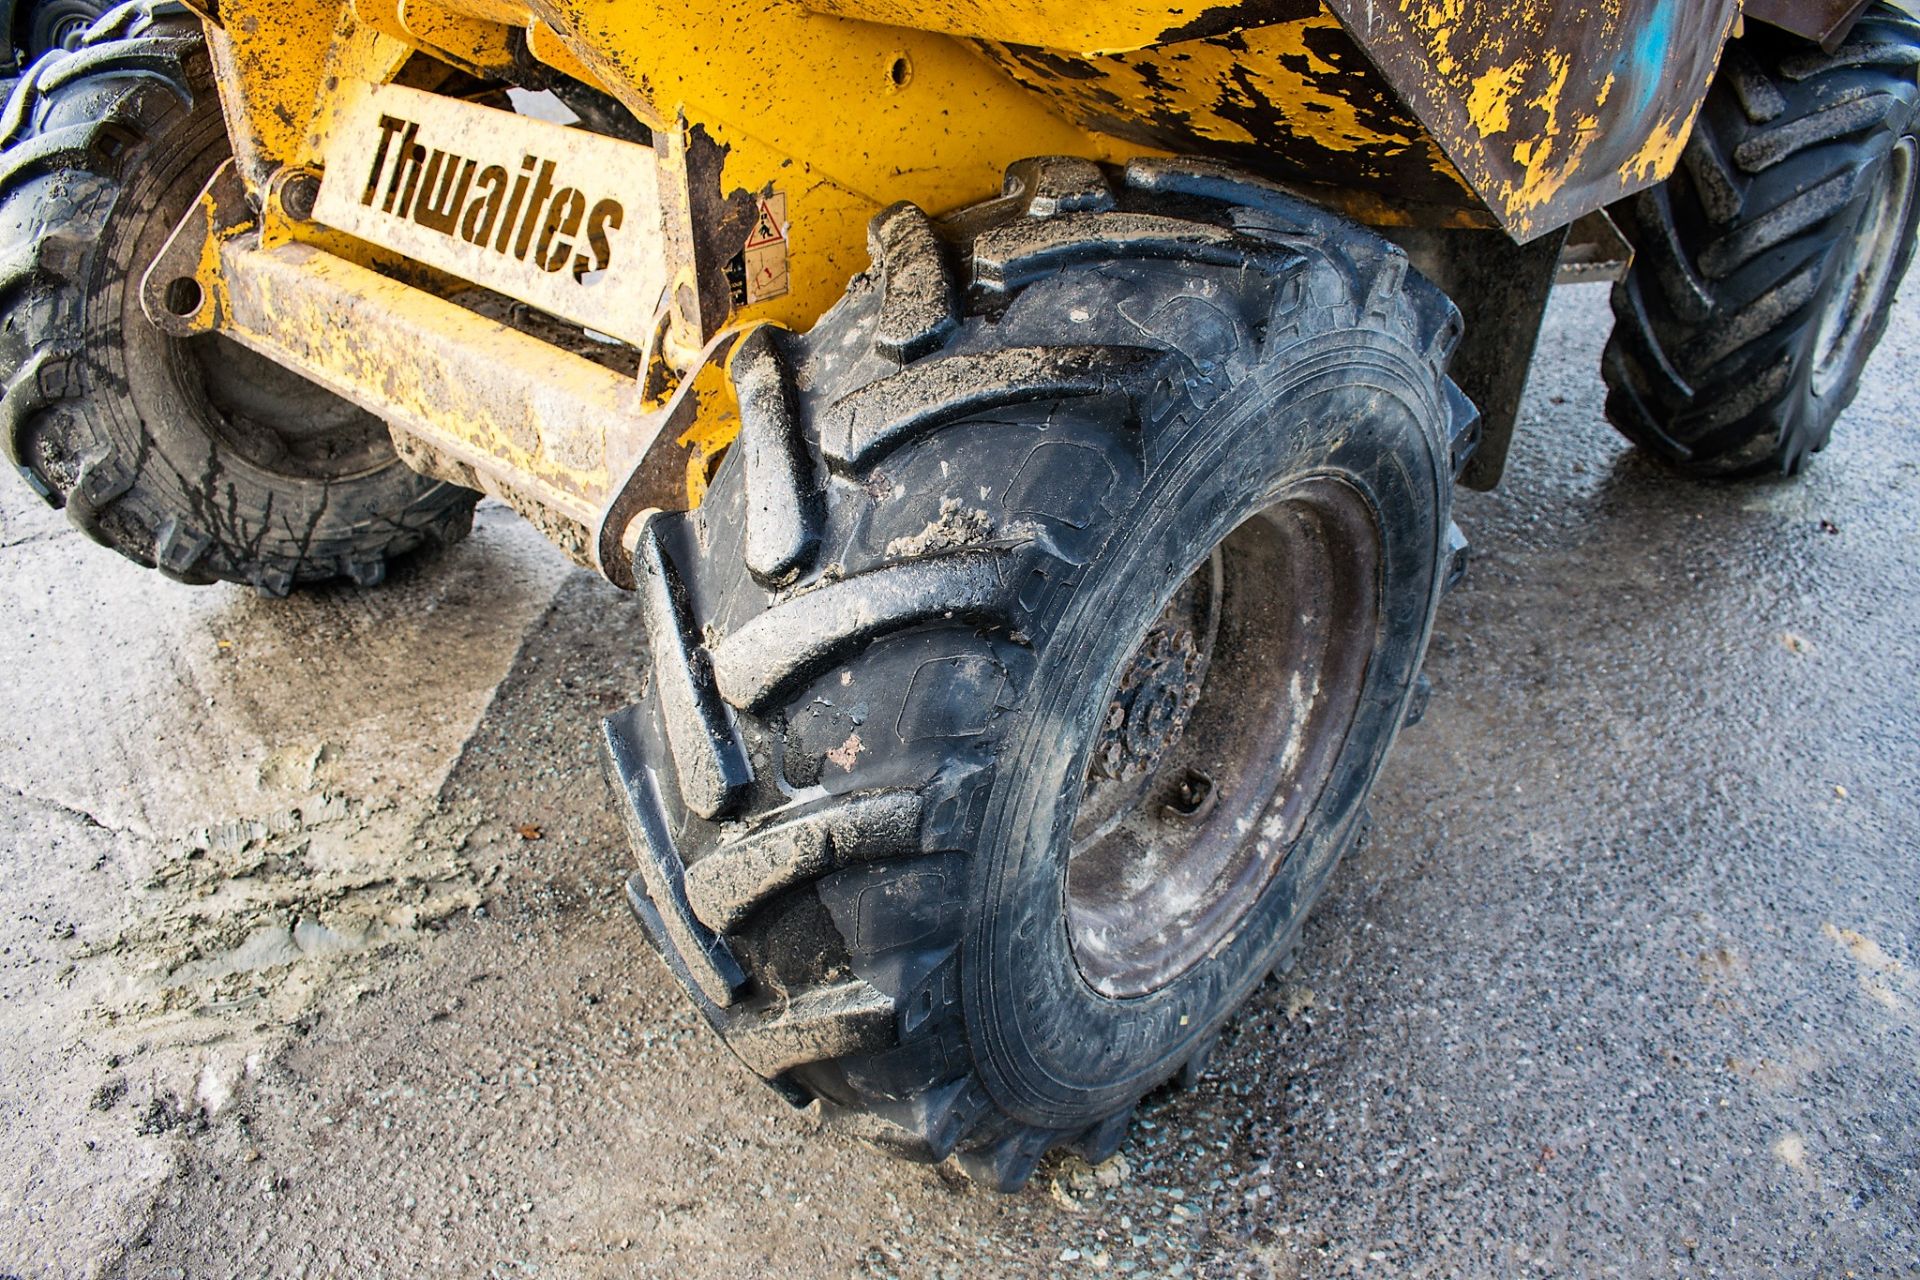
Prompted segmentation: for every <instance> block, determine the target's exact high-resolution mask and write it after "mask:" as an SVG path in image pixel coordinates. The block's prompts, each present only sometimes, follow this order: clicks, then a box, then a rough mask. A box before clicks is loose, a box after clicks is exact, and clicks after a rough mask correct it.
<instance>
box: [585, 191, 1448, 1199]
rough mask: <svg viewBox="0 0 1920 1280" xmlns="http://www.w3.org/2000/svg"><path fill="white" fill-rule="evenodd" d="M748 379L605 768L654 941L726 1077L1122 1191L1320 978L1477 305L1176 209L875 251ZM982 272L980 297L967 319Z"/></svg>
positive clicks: (1142, 202) (1141, 206)
mask: <svg viewBox="0 0 1920 1280" xmlns="http://www.w3.org/2000/svg"><path fill="white" fill-rule="evenodd" d="M872 245H873V252H874V261H875V268H876V270H875V274H874V275H873V276H872V277H871V278H868V277H862V278H860V279H858V280H856V281H855V283H854V285H853V287H852V288H851V290H850V291H849V293H848V294H847V296H846V298H845V299H844V300H843V301H842V302H841V303H840V304H839V305H838V306H836V307H835V308H834V310H833V311H832V312H830V313H829V314H828V315H827V316H826V317H825V318H823V319H822V320H821V321H820V323H819V324H818V325H817V326H816V327H815V328H814V329H813V330H812V331H811V332H810V333H808V334H807V335H806V336H804V337H797V336H794V335H790V334H784V333H780V332H778V331H774V330H767V329H762V330H758V331H756V332H754V333H753V334H752V335H750V336H749V337H748V338H746V339H745V340H744V341H743V342H742V344H741V346H740V347H739V349H738V350H737V351H736V353H735V355H734V356H733V360H732V372H733V377H734V379H735V386H736V390H737V392H738V395H739V399H740V404H741V414H742V422H743V429H742V433H741V436H740V439H739V440H738V441H737V443H736V444H735V446H734V448H733V450H732V451H731V453H730V454H729V456H728V458H727V460H726V462H725V463H724V464H723V465H722V467H721V468H720V471H719V473H718V474H717V475H716V477H715V479H714V483H713V487H712V488H711V489H710V490H709V492H708V495H707V499H706V502H705V504H704V505H703V506H702V507H700V509H699V510H697V511H695V512H692V513H688V514H683V515H658V514H657V515H654V516H652V517H651V518H650V519H649V520H648V521H647V523H646V525H645V528H644V531H643V533H642V535H641V537H640V540H639V548H638V553H637V556H638V562H637V565H636V577H637V578H638V579H639V582H640V591H641V596H642V602H643V605H644V610H645V616H646V619H647V627H648V633H649V640H650V645H651V649H652V652H653V661H654V669H653V676H652V682H651V689H650V692H649V695H648V696H647V698H646V699H645V700H643V701H642V702H641V703H640V704H639V705H637V706H636V707H634V708H632V709H630V710H629V711H627V712H625V713H623V714H621V715H619V716H615V717H613V718H611V719H610V720H609V721H608V722H607V725H606V746H607V753H608V759H609V762H610V765H611V772H612V774H613V777H614V778H615V780H616V784H617V786H618V787H619V789H620V791H621V793H622V797H623V799H624V801H625V802H626V803H625V804H624V806H623V807H624V808H625V810H626V812H627V814H628V817H629V819H630V823H631V829H632V832H633V834H634V836H635V840H636V843H637V845H638V846H639V849H640V852H641V857H642V869H641V873H640V874H639V875H638V876H636V877H635V878H634V880H633V881H632V882H631V883H630V891H631V896H632V899H633V902H634V906H635V908H636V910H637V911H638V912H639V914H640V916H641V918H642V920H643V922H645V923H646V925H647V927H648V931H649V933H650V935H651V936H652V938H653V940H654V942H655V943H656V944H657V945H658V946H659V947H660V948H661V950H662V952H663V954H664V955H665V956H666V958H667V960H668V963H669V965H670V966H671V967H672V968H673V969H674V971H675V972H676V974H677V975H678V976H680V977H681V979H682V980H683V981H684V982H685V983H686V984H687V986H688V988H689V990H690V991H691V992H692V994H693V995H694V998H695V1000H696V1002H698V1003H699V1005H700V1006H701V1008H702V1010H703V1011H704V1012H705V1013H706V1015H707V1016H708V1018H709V1019H710V1021H711V1022H712V1023H713V1025H714V1026H715V1027H716V1028H717V1029H718V1030H719V1031H720V1033H721V1035H722V1036H723V1037H725V1038H726V1040H727V1041H728V1043H729V1044H730V1045H731V1046H732V1047H733V1048H734V1050H735V1051H736V1052H737V1053H738V1054H739V1056H740V1057H741V1058H742V1059H744V1060H745V1061H746V1062H747V1064H748V1065H749V1066H750V1067H752V1068H753V1069H754V1070H755V1071H756V1072H758V1073H759V1074H760V1075H762V1076H763V1077H765V1078H767V1079H768V1080H769V1081H770V1082H772V1083H773V1084H774V1085H775V1086H776V1087H778V1088H780V1089H781V1090H782V1091H783V1092H785V1093H786V1094H787V1095H788V1096H789V1097H790V1098H792V1099H794V1100H795V1101H796V1102H804V1101H809V1100H813V1099H817V1100H819V1102H820V1103H821V1105H822V1108H823V1109H824V1111H825V1113H826V1115H827V1116H828V1117H829V1119H830V1120H832V1121H834V1122H837V1123H839V1124H841V1125H843V1126H845V1127H847V1128H850V1129H851V1130H852V1131H854V1132H856V1133H859V1134H862V1135H864V1136H866V1137H868V1138H870V1139H872V1140H874V1141H876V1142H878V1143H879V1144H881V1145H883V1146H885V1147H887V1148H888V1149H891V1150H893V1151H896V1152H898V1153H900V1154H903V1155H906V1156H909V1157H911V1158H915V1159H920V1160H940V1159H943V1158H945V1157H946V1156H948V1155H949V1154H953V1153H957V1154H958V1156H959V1160H960V1163H961V1165H962V1166H963V1167H964V1168H965V1169H966V1170H967V1171H968V1172H969V1173H970V1174H971V1175H972V1176H974V1177H975V1178H977V1179H980V1180H983V1181H985V1182H988V1183H990V1184H991V1185H994V1186H997V1187H1001V1188H1003V1189H1011V1188H1014V1187H1017V1186H1019V1185H1020V1184H1021V1183H1022V1182H1023V1181H1024V1180H1025V1179H1026V1178H1027V1176H1028V1175H1029V1174H1030V1172H1031V1171H1032V1169H1033V1167H1034V1164H1035V1162H1037V1161H1038V1160H1039V1158H1040V1157H1041V1156H1042V1155H1043V1154H1044V1153H1045V1152H1046V1151H1047V1150H1048V1149H1050V1148H1052V1147H1054V1146H1056V1145H1073V1146H1076V1147H1077V1148H1078V1149H1080V1150H1081V1151H1083V1152H1084V1153H1086V1154H1087V1155H1088V1157H1089V1158H1090V1159H1095V1160H1098V1159H1103V1158H1105V1156H1106V1155H1108V1154H1110V1153H1111V1152H1112V1150H1113V1149H1114V1148H1115V1147H1116V1146H1117V1145H1118V1143H1119V1141H1120V1138H1121V1135H1122V1133H1123V1131H1124V1129H1125V1125H1126V1119H1127V1116H1128V1114H1129V1112H1130V1111H1131V1109H1132V1107H1133V1105H1134V1103H1135V1102H1136V1101H1137V1100H1138V1099H1139V1098H1140V1096H1141V1095H1142V1094H1144V1093H1146V1092H1147V1091H1148V1090H1150V1089H1152V1088H1153V1087H1155V1086H1156V1085H1158V1084H1160V1083H1161V1082H1163V1081H1164V1080H1166V1079H1168V1078H1169V1077H1171V1076H1174V1075H1176V1074H1179V1073H1180V1072H1181V1071H1182V1068H1183V1067H1188V1066H1192V1065H1194V1064H1196V1063H1197V1061H1198V1060H1199V1059H1200V1058H1202V1057H1203V1056H1204V1054H1205V1052H1206V1050H1207V1048H1208V1047H1209V1045H1210V1044H1211V1042H1212V1039H1213V1037H1214V1036H1215V1035H1216V1034H1217V1032H1218V1029H1219V1027H1220V1025H1221V1023H1222V1021H1223V1020H1224V1019H1225V1018H1227V1017H1228V1015H1229V1014H1230V1013H1231V1012H1232V1011H1233V1010H1234V1009H1235V1008H1236V1007H1237V1006H1238V1005H1239V1004H1240V1003H1241V1001H1242V1000H1244V999H1245V997H1246V996H1247V995H1248V993H1249V992H1251V991H1252V990H1253V988H1254V987H1255V986H1256V985H1257V984H1258V983H1259V982H1260V981H1261V980H1262V979H1263V978H1264V977H1265V976H1266V975H1267V974H1268V973H1269V972H1270V971H1271V970H1272V969H1273V968H1274V966H1275V964H1276V963H1277V962H1278V961H1279V959H1280V958H1281V956H1282V954H1283V952H1284V951H1285V949H1286V948H1287V947H1288V946H1289V945H1290V944H1291V942H1292V941H1293V940H1294V939H1295V938H1296V936H1297V934H1298V931H1299V928H1300V924H1301V921H1302V920H1303V919H1304V917H1305V914H1306V911H1307V909H1308V907H1309V905H1310V904H1311V903H1312V901H1313V899H1314V897H1315V896H1316V895H1317V894H1318V892H1319V890H1320V888H1321V886H1322V885H1323V884H1324V883H1325V881H1326V878H1327V876H1328V874H1329V872H1330V871H1331V869H1332V867H1333V865H1334V863H1335V861H1336V860H1337V859H1338V857H1339V855H1340V853H1341V851H1342V850H1343V849H1344V848H1345V847H1346V845H1347V843H1348V842H1349V840H1350V839H1351V837H1352V835H1353V833H1354V830H1355V828H1356V826H1357V825H1358V823H1359V821H1360V818H1361V812H1362V808H1363V803H1364V800H1365V798H1366V795H1367V792H1368V789H1369V787H1370V786H1371V785H1372V782H1373V779H1374V777H1375V775H1376V773H1377V771H1378V769H1379V767H1380V763H1381V760H1382V758H1383V756H1384V754H1385V752H1386V749H1387V747H1388V745H1389V743H1390V742H1391V741H1392V739H1393V737H1394V734H1395V732H1396V730H1397V729H1398V727H1399V725H1400V724H1401V722H1402V718H1403V716H1404V715H1405V714H1406V711H1407V706H1408V701H1409V696H1410V693H1411V691H1412V689H1413V687H1414V682H1415V676H1416V673H1417V671H1418V668H1419V665H1420V660H1421V655H1422V652H1423V649H1424V646H1425V644H1426V639H1427V635H1428V631H1429V628H1430V626H1431V623H1432V618H1433V611H1434V609H1435V607H1436V605H1437V604H1438V601H1439V599H1440V595H1441V593H1442V591H1443V590H1444V588H1445V587H1446V585H1448V583H1449V581H1450V579H1451V577H1452V576H1453V575H1454V574H1455V572H1456V571H1457V569H1458V567H1459V564H1460V562H1461V555H1462V552H1463V549H1464V547H1463V544H1462V543H1461V541H1460V539H1459V537H1458V533H1457V531H1456V530H1455V529H1454V527H1453V525H1452V522H1451V520H1450V517H1449V509H1450V487H1451V484H1452V481H1453V478H1454V476H1455V474H1456V473H1457V470H1458V468H1459V466H1460V465H1462V464H1463V463H1464V461H1465V459H1466V455H1467V453H1468V451H1469V450H1470V448H1471V445H1472V441H1473V431H1474V425H1475V422H1476V421H1477V417H1476V415H1475V414H1474V413H1473V411H1472V409H1471V407H1470V406H1468V405H1467V403H1466V401H1465V400H1464V398H1463V397H1461V396H1460V394H1459V392H1458V391H1457V390H1455V389H1454V388H1453V386H1452V384H1451V383H1450V382H1449V381H1448V380H1447V378H1446V376H1445V373H1444V367H1445V364H1446V361H1447V359H1448V358H1449V357H1450V355H1451V353H1452V349H1453V345H1454V343H1455V341H1456V340H1457V339H1458V336H1459V332H1460V329H1459V317H1458V314H1457V313H1456V312H1455V310H1454V309H1453V307H1452V305H1451V304H1450V303H1448V302H1447V300H1446V299H1445V298H1444V297H1443V296H1441V295H1440V294H1439V292H1438V291H1437V290H1435V289H1434V288H1432V287H1431V286H1430V285H1428V284H1427V283H1426V282H1425V281H1423V280H1421V279H1419V278H1418V277H1417V276H1414V275H1412V274H1410V273H1409V272H1408V271H1407V268H1406V259H1405V257H1404V256H1403V255H1402V254H1401V253H1400V252H1399V251H1398V250H1397V249H1395V248H1393V247H1392V246H1390V245H1388V244H1387V243H1386V242H1385V241H1383V240H1381V239H1379V238H1378V237H1376V236H1374V235H1372V234H1371V233H1369V232H1366V231H1363V230H1360V229H1359V228H1357V227H1353V226H1351V225H1349V224H1347V223H1345V222H1344V221H1342V220H1339V219H1337V218H1334V217H1331V216H1329V215H1327V214H1325V213H1322V212H1320V211H1318V210H1315V209H1313V208H1312V207H1310V206H1307V205H1305V204H1303V203H1301V202H1299V201H1297V200H1295V199H1293V198H1291V197H1288V196H1285V195H1282V194H1280V193H1278V192H1276V191H1273V190H1271V189H1269V188H1266V187H1263V186H1261V185H1259V184H1257V183H1253V182H1250V181H1245V180H1240V179H1236V178H1233V177H1231V176H1229V175H1226V174H1224V173H1221V172H1217V171H1214V170H1211V169H1207V168H1202V167H1199V166H1194V165H1187V164H1182V163H1177V162H1141V163H1136V164H1134V165H1133V166H1131V167H1130V168H1128V169H1127V170H1126V172H1125V174H1124V175H1123V176H1122V177H1121V180H1120V181H1118V182H1115V181H1114V180H1113V175H1110V174H1109V173H1108V172H1107V171H1104V170H1102V169H1100V168H1098V167H1096V166H1094V165H1092V164H1090V163H1087V162H1084V161H1076V160H1047V161H1036V162H1027V163H1026V164H1024V165H1022V166H1019V167H1017V168H1016V169H1015V170H1014V171H1013V173H1012V174H1011V175H1010V176H1009V179H1008V184H1007V194H1006V195H1005V196H1004V197H1003V198H1002V199H1000V200H997V201H994V202H991V203H989V204H987V205H983V206H979V207H976V208H974V209H971V210H968V211H966V212H963V213H961V214H958V215H956V216H954V217H953V218H950V219H947V220H945V221H944V222H942V223H941V224H939V225H937V226H936V225H935V224H933V223H930V222H929V220H928V219H927V218H926V217H925V216H924V215H922V214H921V213H920V211H919V210H917V209H915V208H913V207H912V206H908V205H901V206H895V207H894V208H893V209H890V210H888V211H887V212H886V213H883V214H882V215H881V217H880V218H879V219H877V220H876V221H875V224H874V228H873V234H872ZM956 268H958V271H956Z"/></svg>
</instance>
